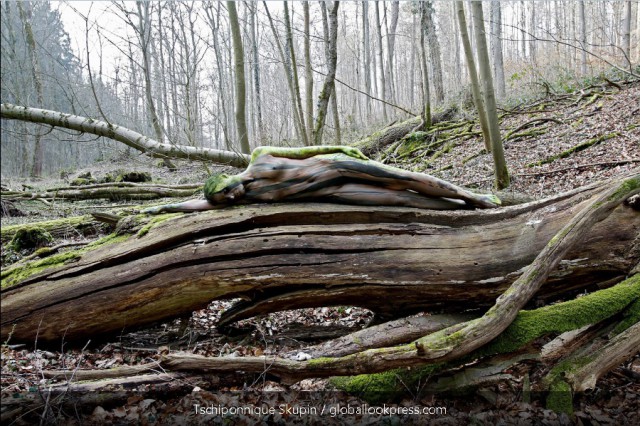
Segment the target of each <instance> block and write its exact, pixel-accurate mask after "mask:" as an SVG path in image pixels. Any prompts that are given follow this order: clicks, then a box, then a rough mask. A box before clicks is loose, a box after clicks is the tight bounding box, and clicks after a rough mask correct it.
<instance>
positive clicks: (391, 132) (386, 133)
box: [352, 108, 456, 155]
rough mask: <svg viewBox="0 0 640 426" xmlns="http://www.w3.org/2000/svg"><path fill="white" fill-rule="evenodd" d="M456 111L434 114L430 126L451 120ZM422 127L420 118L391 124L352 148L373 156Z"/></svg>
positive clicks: (450, 110) (451, 109) (422, 123)
mask: <svg viewBox="0 0 640 426" xmlns="http://www.w3.org/2000/svg"><path fill="white" fill-rule="evenodd" d="M455 113H456V111H455V109H453V108H450V109H447V110H445V111H442V112H439V113H435V114H433V116H432V117H431V124H432V125H433V124H437V123H439V122H442V121H446V120H451V119H452V118H453V116H454V115H455ZM423 125H424V122H423V120H422V117H421V116H417V117H412V118H409V119H407V120H405V121H401V122H399V123H393V124H391V125H389V126H387V127H385V128H384V129H382V130H379V131H377V132H375V133H373V134H371V135H369V136H367V137H365V138H363V139H361V140H359V141H357V142H354V143H353V144H352V146H354V147H356V148H359V149H360V151H362V152H363V153H364V154H365V155H373V154H375V153H376V152H378V151H380V150H382V149H384V148H385V147H387V146H389V145H391V144H392V143H394V142H396V141H399V140H400V139H402V138H403V137H405V136H406V135H408V134H409V133H411V132H414V131H416V130H418V129H419V128H420V127H422V126H423Z"/></svg>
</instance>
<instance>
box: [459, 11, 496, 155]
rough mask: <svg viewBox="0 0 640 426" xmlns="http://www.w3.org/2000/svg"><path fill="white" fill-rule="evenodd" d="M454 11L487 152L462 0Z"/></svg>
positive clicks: (488, 140) (482, 108)
mask: <svg viewBox="0 0 640 426" xmlns="http://www.w3.org/2000/svg"><path fill="white" fill-rule="evenodd" d="M456 12H457V14H458V23H459V27H460V38H461V40H462V47H463V49H464V55H465V58H466V61H467V69H468V70H469V80H470V81H471V95H472V96H473V102H474V104H475V106H476V109H477V110H478V118H479V120H480V128H481V129H482V135H483V136H484V147H485V149H486V150H487V152H491V137H490V135H489V125H488V123H487V114H486V112H485V106H484V100H483V99H482V92H481V91H480V81H479V79H478V72H477V68H476V61H475V59H474V57H473V51H472V49H471V41H470V40H469V33H468V31H467V18H466V17H465V13H464V4H463V2H462V1H456Z"/></svg>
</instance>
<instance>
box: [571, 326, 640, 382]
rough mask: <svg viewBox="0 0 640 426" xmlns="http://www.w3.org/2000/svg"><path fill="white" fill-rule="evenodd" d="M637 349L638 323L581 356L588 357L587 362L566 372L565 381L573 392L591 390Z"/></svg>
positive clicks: (638, 343) (638, 345) (639, 328)
mask: <svg viewBox="0 0 640 426" xmlns="http://www.w3.org/2000/svg"><path fill="white" fill-rule="evenodd" d="M639 348H640V322H636V323H635V324H633V325H632V326H631V327H629V328H627V329H626V330H625V331H623V332H622V333H620V334H618V335H617V336H615V337H613V338H612V339H611V340H610V341H609V342H607V344H606V345H604V346H603V347H602V348H598V350H597V351H595V352H593V353H588V354H581V356H582V357H589V358H588V359H589V362H588V363H586V364H585V365H582V366H580V367H579V368H577V369H576V370H575V371H573V372H568V373H567V376H566V377H567V380H568V381H569V383H571V387H572V388H573V390H574V391H575V392H582V391H585V390H587V389H593V388H594V387H595V385H596V381H597V380H598V379H599V378H600V377H601V376H603V375H604V374H606V373H607V372H608V371H609V370H611V369H613V368H614V367H617V366H618V365H620V364H621V363H623V362H624V361H626V360H628V359H631V357H632V356H633V355H635V354H637V353H638V350H639Z"/></svg>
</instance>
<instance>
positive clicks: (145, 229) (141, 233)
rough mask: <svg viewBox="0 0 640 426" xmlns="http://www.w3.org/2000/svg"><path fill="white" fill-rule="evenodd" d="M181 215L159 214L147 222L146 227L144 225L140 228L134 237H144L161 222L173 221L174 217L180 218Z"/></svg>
mask: <svg viewBox="0 0 640 426" xmlns="http://www.w3.org/2000/svg"><path fill="white" fill-rule="evenodd" d="M182 215H183V214H182V213H166V214H161V215H158V216H155V217H154V218H153V219H151V220H150V221H149V223H147V224H146V225H144V226H143V227H142V228H140V230H139V231H138V233H137V234H136V236H137V237H138V238H140V237H144V236H145V235H147V234H148V233H149V231H150V230H151V228H153V227H155V226H157V225H159V224H161V223H162V222H165V221H167V220H169V219H173V218H174V217H179V216H182Z"/></svg>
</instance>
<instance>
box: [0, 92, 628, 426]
mask: <svg viewBox="0 0 640 426" xmlns="http://www.w3.org/2000/svg"><path fill="white" fill-rule="evenodd" d="M502 114H503V117H502V121H501V130H502V134H503V136H504V137H505V155H506V160H507V164H508V167H509V170H510V173H511V179H512V185H511V187H510V189H509V190H510V191H514V192H516V193H519V194H525V195H528V196H530V197H533V198H541V197H544V196H549V195H552V194H557V193H561V192H564V191H567V190H569V189H572V188H576V187H579V186H582V185H585V184H588V183H591V182H595V181H599V180H603V179H607V178H610V177H613V176H616V175H620V174H623V173H628V172H630V171H631V170H638V165H639V163H640V83H638V82H636V83H633V84H623V85H621V86H620V87H616V85H611V84H608V83H602V84H600V85H596V86H593V87H588V88H584V89H582V90H581V91H575V92H573V93H563V94H555V95H550V96H544V97H541V98H540V99H538V100H535V101H530V102H528V103H527V104H523V105H520V106H518V107H513V108H509V109H508V110H502ZM469 118H471V115H468V116H464V117H462V118H461V119H460V121H459V123H464V120H466V119H469ZM459 129H460V133H459V134H458V136H456V134H455V133H450V134H447V135H446V137H444V138H443V137H442V133H443V132H444V131H438V130H437V129H435V130H433V131H432V132H423V134H422V135H421V137H420V138H414V139H411V140H410V139H407V140H406V141H405V143H403V144H396V145H395V146H392V147H391V148H388V149H387V150H386V152H385V153H384V158H385V161H386V162H387V163H390V164H397V165H399V166H401V167H406V168H410V169H414V170H420V171H424V172H427V173H430V174H433V175H435V176H438V177H440V178H443V179H446V180H449V181H451V182H454V183H457V184H460V185H464V186H468V187H473V188H478V189H479V190H490V188H491V185H492V180H493V177H492V160H491V156H490V155H489V154H486V153H483V152H482V146H483V145H482V142H481V139H480V137H479V136H478V134H477V133H478V132H479V129H478V126H477V124H475V123H470V124H467V125H464V126H462V125H461V126H460V127H459ZM462 130H464V132H463V131H462ZM436 132H440V133H439V134H437V133H436ZM438 138H440V139H441V140H442V139H444V140H445V142H443V143H439V144H436V148H435V150H434V145H431V146H430V144H432V142H434V141H437V140H438ZM434 153H437V155H436V156H434ZM381 155H382V154H381ZM434 157H436V158H435V159H433V158H434ZM177 164H178V165H179V171H177V172H169V171H168V170H167V169H163V168H161V167H158V166H157V163H156V161H154V160H148V159H146V158H144V157H139V158H138V159H128V160H126V161H113V162H112V161H105V162H102V163H96V164H95V165H93V166H92V167H90V168H85V169H83V170H76V171H73V173H65V175H64V176H62V177H61V178H59V179H58V178H56V179H46V180H39V181H32V180H17V179H4V178H3V181H2V186H3V188H10V189H14V190H15V189H20V188H21V187H26V188H32V187H35V188H36V189H43V188H52V187H59V186H64V185H67V184H68V181H69V180H70V179H72V178H73V177H76V176H77V175H80V174H82V173H86V172H90V173H91V174H92V176H93V177H96V178H100V177H102V176H104V175H106V174H107V173H111V174H117V172H118V171H119V170H121V169H126V170H131V169H135V170H137V171H144V172H148V173H150V174H151V175H152V176H153V178H154V181H157V182H162V183H167V184H184V183H191V182H203V181H204V179H205V177H206V175H207V172H208V171H211V170H207V169H206V168H205V167H204V166H202V165H198V164H189V163H186V162H182V161H178V162H177ZM157 202H158V201H154V202H153V203H154V204H155V203H157ZM15 204H16V207H18V208H19V209H20V210H22V211H23V212H25V213H26V214H27V215H26V216H23V217H12V218H6V217H3V227H4V226H7V225H10V224H16V223H26V222H36V221H41V220H47V219H52V218H57V217H66V216H72V215H82V214H86V213H87V211H89V210H90V209H96V208H98V209H99V208H102V209H106V210H108V211H110V210H118V209H119V210H122V211H127V210H128V209H136V208H138V207H139V206H140V203H139V202H128V203H127V202H125V203H118V204H116V203H113V202H104V203H102V204H100V203H99V202H97V201H83V202H76V203H69V202H61V201H57V202H55V203H52V204H49V205H45V204H43V203H41V202H38V201H36V200H31V201H25V202H16V203H15ZM73 239H80V237H79V236H74V235H68V236H67V240H73ZM59 242H60V241H57V242H56V243H59ZM5 254H6V253H5V249H4V247H3V266H6V265H8V264H10V263H12V262H14V261H15V260H17V259H16V258H12V259H8V258H6V257H7V256H5ZM231 303H232V301H216V302H213V303H211V304H210V306H209V307H208V308H207V309H203V310H201V311H197V312H194V313H193V316H192V317H191V318H186V319H177V320H175V321H173V322H170V323H166V324H160V325H158V326H156V327H152V328H148V329H145V330H139V331H137V332H133V333H128V334H124V335H122V336H120V337H119V338H118V339H116V340H114V341H112V342H108V343H100V344H98V343H88V344H87V346H86V347H85V348H68V347H65V344H64V343H61V345H60V348H58V349H57V350H56V349H55V348H46V350H44V349H33V348H29V347H27V346H24V345H20V344H15V345H14V344H12V342H11V341H9V342H5V344H3V345H2V383H1V392H2V398H3V401H4V400H5V399H6V398H15V397H16V396H17V395H20V394H21V393H25V392H37V390H38V389H43V388H46V387H48V386H50V385H54V384H55V383H56V381H55V380H51V379H45V378H44V377H43V376H42V371H43V370H47V369H61V368H64V369H68V370H69V371H70V372H72V373H73V372H74V371H76V370H77V369H107V368H113V367H116V366H122V365H138V364H143V363H149V362H154V361H156V360H158V359H159V357H160V354H161V353H163V352H166V351H169V350H171V351H174V350H181V351H187V352H191V353H197V354H202V355H208V356H221V355H227V356H229V355H230V356H239V357H240V356H245V355H275V354H278V353H282V352H287V351H292V350H300V351H304V347H305V346H307V345H310V344H313V343H317V341H314V340H313V336H315V338H316V339H318V338H319V337H318V336H320V335H324V338H326V336H333V337H337V336H339V335H342V334H346V333H348V332H350V331H353V330H355V329H359V328H361V327H363V326H365V325H366V324H368V323H369V322H370V321H371V319H372V316H373V315H372V313H371V312H369V311H367V310H364V309H359V308H353V307H332V308H317V309H300V310H295V311H286V312H279V313H274V314H269V315H265V316H261V317H255V318H251V319H248V320H244V321H242V322H240V323H238V324H236V326H235V327H234V328H233V329H232V332H231V333H229V332H227V333H225V334H223V333H221V332H220V331H219V330H217V329H216V328H215V324H216V322H217V319H218V318H219V317H220V314H221V313H222V311H223V310H224V309H226V308H228V307H229V306H230V305H231ZM185 325H186V326H187V327H186V328H185V327H183V326H185ZM310 336H312V337H311V339H310ZM36 346H37V344H36ZM629 371H631V372H633V373H634V374H635V376H633V375H632V377H636V379H635V380H634V379H633V378H630V376H629ZM509 373H510V374H511V375H512V377H513V379H512V380H511V381H510V380H506V381H501V382H498V383H496V384H493V385H484V386H483V387H482V389H477V390H471V391H470V392H468V393H465V394H464V395H447V394H442V395H421V394H420V393H419V389H407V392H406V395H405V396H404V397H402V398H401V399H400V400H395V401H393V402H389V403H387V404H386V405H385V406H386V408H387V409H390V411H389V412H383V413H382V414H374V415H368V414H367V415H362V414H358V412H357V410H358V409H362V408H363V407H364V405H363V404H367V402H366V401H364V400H363V399H360V398H359V397H358V396H357V395H355V396H354V395H348V394H346V393H344V392H341V391H338V390H333V389H332V386H331V384H330V382H329V381H328V380H304V381H302V382H300V383H297V384H295V385H293V386H286V385H283V384H280V383H276V382H274V381H271V380H269V379H268V377H266V376H265V375H260V376H245V377H244V378H243V380H244V384H243V385H241V386H238V383H239V382H240V381H239V380H238V376H236V377H235V378H231V379H229V378H224V377H216V376H213V375H189V374H185V375H182V376H181V377H180V378H179V380H175V379H174V380H172V381H170V382H167V383H160V384H154V385H141V386H132V387H130V388H128V389H127V390H126V391H125V392H123V393H121V394H120V396H119V397H116V398H114V397H113V395H111V397H112V398H111V400H110V402H105V403H97V402H95V401H94V402H95V403H93V404H92V405H91V408H90V409H89V411H88V412H86V413H82V407H79V406H75V407H74V406H70V405H69V404H67V403H64V402H63V401H62V399H64V398H62V399H60V400H52V401H49V403H48V404H47V408H46V409H44V408H41V409H39V410H38V411H33V412H26V413H24V412H20V414H19V415H16V416H15V417H14V418H13V421H14V423H12V424H31V423H33V422H34V421H40V419H41V418H42V419H43V422H44V423H47V422H49V423H57V424H131V423H137V424H378V423H382V424H433V425H458V424H465V425H466V424H525V425H527V424H528V425H538V424H562V425H565V424H566V425H568V424H577V425H608V424H612V425H613V424H628V425H632V424H638V417H637V416H638V412H640V398H639V394H640V383H639V382H638V380H637V377H638V376H637V375H638V374H640V356H637V355H636V356H635V358H634V359H632V360H631V361H630V362H628V363H626V364H625V365H623V366H620V367H619V368H618V369H614V370H613V371H611V372H610V373H609V374H607V375H606V376H605V377H603V378H602V379H601V380H599V381H598V384H597V387H596V389H595V390H593V391H592V392H589V393H584V394H580V395H576V396H575V399H574V413H573V414H572V415H567V414H556V413H554V412H553V411H551V410H547V409H545V408H544V398H543V397H538V398H536V397H535V396H534V398H533V399H532V401H531V402H530V403H526V402H524V398H523V392H522V379H523V377H524V375H525V374H527V375H530V376H531V380H532V382H533V381H535V379H536V378H538V377H540V376H541V375H542V374H543V368H542V367H541V366H539V365H537V364H536V363H527V362H524V363H522V364H521V365H519V366H518V367H517V368H514V369H512V370H510V371H509ZM63 396H64V395H63ZM3 405H4V402H3ZM196 406H199V407H201V408H205V407H206V408H209V409H211V410H214V409H215V410H223V409H227V410H230V411H227V414H226V416H222V417H220V416H218V417H214V416H211V415H206V414H200V413H198V412H197V410H198V409H197V408H196ZM371 406H374V405H371ZM249 407H263V409H264V408H265V407H273V408H274V409H275V412H274V413H260V414H256V413H255V412H251V413H247V412H245V413H243V414H238V413H234V411H233V410H238V409H244V410H247V409H248V408H249ZM375 407H376V408H382V409H384V406H383V404H382V403H377V404H375ZM398 407H420V408H421V409H425V408H426V409H427V410H429V409H430V408H431V409H435V408H436V407H444V408H445V409H446V414H442V413H439V414H434V412H433V411H432V414H424V415H408V414H393V410H394V409H398ZM6 409H8V408H7V407H5V406H3V414H2V415H3V419H4V416H5V415H9V414H10V413H9V412H7V411H6ZM314 410H317V415H314V413H315V411H314ZM321 410H324V412H323V413H322V414H320V412H321ZM231 413H233V414H231ZM390 413H391V414H390ZM4 424H6V423H4Z"/></svg>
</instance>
